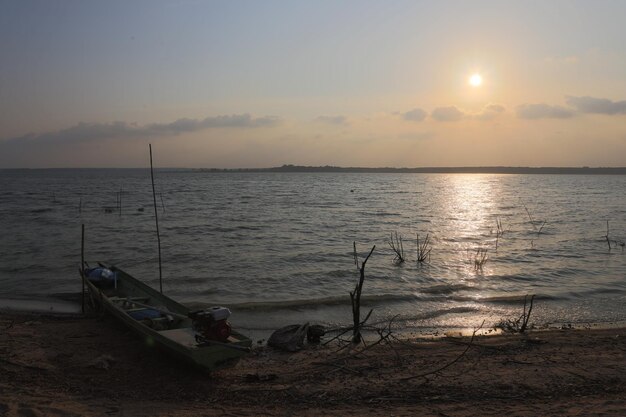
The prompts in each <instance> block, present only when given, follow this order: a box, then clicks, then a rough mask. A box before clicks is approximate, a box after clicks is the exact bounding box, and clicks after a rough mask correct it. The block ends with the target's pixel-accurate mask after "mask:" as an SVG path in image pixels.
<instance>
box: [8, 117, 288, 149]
mask: <svg viewBox="0 0 626 417" xmlns="http://www.w3.org/2000/svg"><path fill="white" fill-rule="evenodd" d="M279 121H280V119H278V118H276V117H271V116H265V117H256V118H255V117H252V116H251V115H249V114H247V113H246V114H233V115H224V116H213V117H207V118H205V119H178V120H175V121H173V122H171V123H151V124H147V125H143V126H139V125H137V124H135V123H127V122H112V123H78V124H77V125H75V126H71V127H68V128H66V129H62V130H58V131H52V132H44V133H39V134H33V133H31V134H27V135H24V136H20V137H16V138H10V139H5V140H3V141H0V145H4V144H18V143H30V142H37V143H61V142H62V143H77V142H90V141H97V140H101V139H115V138H124V139H133V138H151V137H155V136H176V135H179V134H182V133H189V132H196V131H199V130H204V129H210V128H248V129H250V128H259V127H266V126H273V125H275V124H277V123H279Z"/></svg>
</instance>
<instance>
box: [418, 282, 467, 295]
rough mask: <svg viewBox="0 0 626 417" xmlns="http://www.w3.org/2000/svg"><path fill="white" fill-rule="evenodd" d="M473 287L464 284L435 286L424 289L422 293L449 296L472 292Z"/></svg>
mask: <svg viewBox="0 0 626 417" xmlns="http://www.w3.org/2000/svg"><path fill="white" fill-rule="evenodd" d="M471 289H472V287H470V286H468V285H463V284H450V285H447V284H441V285H433V286H431V287H427V288H424V289H422V290H421V291H420V292H421V293H424V294H434V295H437V294H440V295H447V294H452V293H455V292H459V291H465V290H471Z"/></svg>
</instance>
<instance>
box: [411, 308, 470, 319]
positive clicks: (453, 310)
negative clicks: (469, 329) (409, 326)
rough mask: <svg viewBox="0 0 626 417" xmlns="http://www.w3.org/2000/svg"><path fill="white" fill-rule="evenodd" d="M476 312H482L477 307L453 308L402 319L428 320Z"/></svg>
mask: <svg viewBox="0 0 626 417" xmlns="http://www.w3.org/2000/svg"><path fill="white" fill-rule="evenodd" d="M476 311H480V309H478V308H475V307H452V308H443V309H440V310H433V311H427V312H425V313H421V314H416V315H413V316H409V317H402V319H403V320H428V319H434V318H437V317H441V316H445V315H446V314H463V313H473V312H476Z"/></svg>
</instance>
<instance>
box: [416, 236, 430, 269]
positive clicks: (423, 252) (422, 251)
mask: <svg viewBox="0 0 626 417" xmlns="http://www.w3.org/2000/svg"><path fill="white" fill-rule="evenodd" d="M431 250H432V247H431V246H430V236H429V235H428V233H427V234H426V239H424V241H423V242H422V243H421V244H420V235H419V233H418V234H417V262H419V263H420V264H422V263H424V262H430V251H431Z"/></svg>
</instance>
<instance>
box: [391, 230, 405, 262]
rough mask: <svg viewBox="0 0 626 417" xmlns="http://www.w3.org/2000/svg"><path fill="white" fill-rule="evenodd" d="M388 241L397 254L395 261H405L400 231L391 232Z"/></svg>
mask: <svg viewBox="0 0 626 417" xmlns="http://www.w3.org/2000/svg"><path fill="white" fill-rule="evenodd" d="M387 243H388V244H389V247H390V248H391V250H392V251H393V252H394V253H395V255H396V256H395V258H393V261H394V262H396V263H398V264H401V263H402V262H404V246H403V245H402V235H399V234H398V232H394V233H391V237H390V239H389V241H388V242H387Z"/></svg>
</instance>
